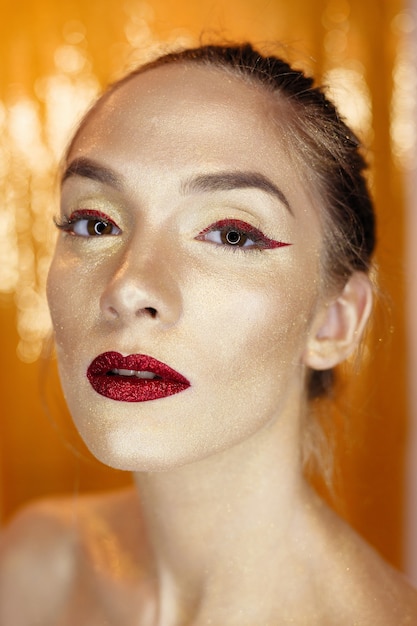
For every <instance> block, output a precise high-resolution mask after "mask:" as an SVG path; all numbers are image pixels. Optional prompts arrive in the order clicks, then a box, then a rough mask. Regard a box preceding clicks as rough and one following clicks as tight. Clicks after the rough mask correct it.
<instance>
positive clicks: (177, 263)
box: [48, 65, 322, 470]
mask: <svg viewBox="0 0 417 626" xmlns="http://www.w3.org/2000/svg"><path fill="white" fill-rule="evenodd" d="M270 106H271V105H270V103H269V100H268V96H267V95H265V94H264V93H261V92H259V91H257V90H256V89H254V88H253V87H250V86H248V85H246V84H245V83H243V82H241V81H239V80H238V79H235V78H231V77H229V76H228V75H226V74H225V73H222V72H219V71H215V70H211V69H206V68H199V67H192V66H175V65H171V66H166V67H161V68H158V69H154V70H151V71H148V72H145V73H144V74H142V75H139V76H137V77H135V78H134V79H131V80H130V81H129V82H127V83H126V84H125V85H123V86H122V87H120V88H118V89H117V90H116V91H115V92H114V93H113V94H111V95H110V96H109V97H107V98H106V99H104V100H103V101H102V102H101V104H100V105H99V106H98V108H97V109H96V111H95V112H94V113H93V114H92V115H91V116H90V117H89V119H88V121H87V123H86V124H85V125H84V127H83V128H82V131H81V132H80V133H79V135H78V136H77V139H76V141H75V143H74V145H73V147H72V149H71V151H70V154H69V157H68V162H67V167H68V169H67V170H66V173H65V174H64V182H63V185H62V207H61V224H62V232H61V233H60V234H59V240H58V244H57V248H56V252H55V256H54V260H53V263H52V267H51V271H50V276H49V282H48V298H49V304H50V308H51V313H52V319H53V324H54V329H55V334H56V342H57V352H58V360H59V368H60V374H61V379H62V384H63V389H64V393H65V396H66V399H67V401H68V404H69V407H70V410H71V413H72V415H73V418H74V420H75V423H76V425H77V427H78V429H79V431H80V433H81V435H82V436H83V438H84V439H85V441H86V443H87V445H88V446H89V447H90V449H91V450H92V452H93V453H94V454H95V455H96V456H97V457H98V458H99V459H101V460H102V461H103V462H105V463H108V464H109V465H112V466H114V467H120V468H124V469H131V470H132V469H133V470H143V469H145V470H146V469H147V470H155V469H160V468H168V467H173V466H175V465H180V464H184V463H187V462H190V461H193V460H197V459H201V458H204V457H206V456H208V455H210V454H213V453H214V452H216V451H220V450H224V449H226V448H228V447H231V446H234V445H236V444H238V443H239V442H241V441H242V440H245V439H247V438H248V437H251V436H253V435H254V434H255V433H256V432H258V431H259V430H260V429H262V428H264V427H265V426H266V425H269V424H272V423H275V422H277V420H282V421H285V420H294V419H297V413H298V412H299V410H300V406H301V403H302V397H303V392H304V389H303V386H304V365H303V355H304V354H305V352H306V350H307V349H308V343H309V340H310V337H311V334H312V326H313V325H314V322H315V319H316V317H317V315H318V312H319V310H320V308H321V306H322V299H321V295H320V294H321V289H320V280H321V277H320V254H321V246H322V236H321V231H320V223H319V218H318V216H317V213H316V211H315V210H314V208H313V207H312V200H311V195H312V194H311V193H310V192H309V189H308V184H307V183H306V180H303V179H302V176H301V175H300V172H299V170H298V169H297V168H296V167H295V166H294V163H293V162H292V160H291V158H290V157H289V154H288V150H286V149H285V148H284V146H283V145H282V142H280V138H279V131H278V129H277V128H275V127H274V125H273V122H272V121H271V118H270V115H269V114H270ZM306 179H307V177H306ZM126 357H128V358H126ZM136 372H140V373H136Z"/></svg>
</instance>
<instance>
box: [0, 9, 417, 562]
mask: <svg viewBox="0 0 417 626" xmlns="http://www.w3.org/2000/svg"><path fill="white" fill-rule="evenodd" d="M413 31H414V34H415V32H416V25H415V23H414V21H413V19H412V17H411V15H409V14H408V13H407V11H406V9H405V8H404V6H403V3H402V2H401V0H365V1H364V0H314V1H313V0H224V1H223V2H221V1H215V0H199V2H191V1H188V2H187V1H186V0H148V1H147V2H145V1H142V0H61V1H59V2H57V0H14V1H12V0H0V133H1V135H0V198H1V202H0V220H1V222H0V333H1V337H0V346H1V376H0V398H1V405H0V406H1V421H0V516H1V518H2V519H3V520H6V519H7V518H8V517H9V516H10V515H11V514H12V513H13V512H14V511H15V510H16V509H17V508H18V507H19V506H21V505H22V504H24V503H25V502H27V501H28V500H30V499H32V498H37V497H40V496H43V495H48V494H54V493H61V492H71V493H76V492H78V491H84V490H87V489H102V488H103V489H104V488H108V487H113V486H117V485H121V484H126V482H127V481H128V480H129V477H128V475H127V474H124V473H122V472H113V471H111V470H109V469H107V468H105V467H103V466H101V465H100V464H98V462H95V461H94V460H92V459H91V457H90V456H89V455H88V454H87V452H86V451H85V449H84V448H83V446H82V444H81V443H80V442H79V440H78V438H77V435H76V434H75V433H74V431H73V429H72V428H71V425H70V420H69V417H68V415H67V413H66V410H65V407H64V405H63V401H62V398H61V396H60V392H59V384H58V381H57V377H56V372H55V364H54V362H53V359H37V356H38V354H39V352H40V349H41V345H42V342H43V340H44V337H45V335H46V333H47V331H48V324H49V322H48V316H47V313H46V308H45V303H44V299H43V289H44V281H45V274H46V268H47V264H48V259H49V255H50V252H51V249H52V245H53V229H52V228H51V222H52V220H51V216H52V215H53V213H54V210H55V208H54V207H55V206H56V204H55V203H56V197H55V195H54V193H53V190H54V188H55V170H56V166H57V162H58V160H59V155H60V153H61V151H62V149H63V147H64V145H65V141H66V137H67V136H68V133H69V131H70V129H71V127H72V126H73V125H74V123H75V119H76V117H77V115H78V114H79V113H80V112H81V111H82V110H83V109H84V108H85V107H86V106H87V104H88V102H89V101H90V100H91V98H93V97H94V95H95V94H96V93H97V91H98V90H99V89H100V87H101V86H104V85H105V84H106V83H107V82H108V81H109V80H111V79H114V78H115V77H117V76H119V75H120V74H121V72H122V71H123V70H125V69H126V68H128V67H130V66H131V65H133V64H134V63H137V62H138V61H140V60H143V59H145V58H146V55H147V54H148V52H149V49H152V48H154V47H155V46H157V45H159V44H161V42H162V43H163V45H164V46H165V47H166V44H168V45H169V46H171V47H172V45H175V44H177V43H179V44H180V45H181V44H187V43H191V44H193V43H196V42H197V40H198V38H199V37H200V35H201V34H203V35H204V37H205V38H206V39H207V38H210V37H215V38H216V39H219V38H227V39H239V40H240V39H251V40H252V41H254V42H260V43H262V42H271V41H280V42H282V43H283V44H284V45H285V46H286V47H287V53H286V54H287V56H289V58H290V60H292V61H293V62H295V63H296V64H297V65H298V66H302V67H304V68H306V69H307V70H308V71H309V72H312V73H313V74H314V75H315V76H316V77H317V78H318V80H319V81H320V82H322V81H324V82H325V83H329V84H330V86H331V87H333V88H334V98H335V99H336V100H338V101H340V102H341V105H342V111H343V113H344V114H345V115H346V116H347V117H348V119H349V120H350V121H351V123H352V124H354V126H355V128H356V129H357V131H358V132H359V133H360V135H361V137H362V138H363V140H364V142H365V144H366V145H367V146H369V148H370V149H371V152H372V173H371V184H372V189H373V194H374V197H375V200H376V204H377V211H378V220H379V240H380V242H381V243H380V251H379V253H378V265H379V268H380V275H381V277H380V279H379V283H380V295H379V296H378V300H379V303H378V305H377V314H376V322H375V324H374V325H373V328H372V331H371V335H370V339H369V342H368V345H367V347H366V349H365V350H364V355H363V357H364V359H363V360H364V361H365V363H364V367H363V368H362V373H361V376H358V375H355V376H354V378H355V380H354V383H353V385H350V386H349V388H348V390H347V391H345V393H344V394H343V396H342V399H340V400H339V401H338V402H337V411H335V413H336V414H335V417H334V420H335V424H336V426H337V429H338V432H337V442H338V446H337V449H338V465H337V466H338V468H340V470H339V472H338V484H339V491H340V494H341V501H340V502H342V501H343V502H344V504H343V505H342V504H340V508H342V509H343V511H344V514H345V515H346V516H347V517H348V519H349V520H350V521H351V522H352V523H353V524H354V526H355V527H356V528H358V529H359V530H360V532H362V533H363V534H364V535H365V536H366V537H367V538H368V539H369V540H370V541H371V542H372V543H373V544H374V545H376V546H377V548H378V549H380V550H381V551H382V552H383V554H384V555H385V556H386V557H387V558H388V559H390V560H391V561H392V562H393V563H394V564H396V565H399V566H401V561H402V557H401V554H402V530H401V529H402V527H403V517H404V504H405V502H404V464H405V461H404V454H405V445H406V439H407V424H408V419H409V416H408V412H407V401H406V398H407V389H406V358H407V355H406V336H405V324H404V316H405V315H404V285H403V283H404V278H403V274H404V268H403V263H404V258H405V250H404V221H405V217H404V215H405V210H404V207H403V189H402V180H403V174H404V170H405V168H406V166H407V156H408V154H409V153H410V150H411V149H412V147H413V146H412V142H413V141H415V132H416V128H415V123H414V122H413V119H412V118H411V117H410V111H411V110H412V108H413V106H414V102H413V101H412V93H411V92H410V91H408V87H407V85H409V78H410V75H409V71H410V67H409V60H408V57H407V48H406V47H405V42H406V40H407V37H409V36H410V34H412V33H413ZM414 80H415V74H414ZM340 83H341V84H342V85H344V86H345V89H344V91H342V92H340V91H339V90H338V85H339V84H340Z"/></svg>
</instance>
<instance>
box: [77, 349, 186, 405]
mask: <svg viewBox="0 0 417 626" xmlns="http://www.w3.org/2000/svg"><path fill="white" fill-rule="evenodd" d="M128 358H131V357H128ZM103 360H107V361H109V363H108V365H107V364H106V367H103V364H102V362H103ZM112 369H138V370H144V369H147V368H145V367H143V366H140V365H136V364H135V365H134V366H132V362H131V361H130V362H129V365H128V366H126V365H125V364H124V362H123V357H122V356H121V355H119V354H118V353H114V352H113V353H106V354H105V355H101V356H100V357H98V358H97V359H95V360H94V361H93V362H92V363H91V365H90V366H89V368H88V370H87V378H88V380H89V382H90V384H91V386H92V387H93V389H94V390H95V391H96V392H97V393H99V394H100V395H101V396H105V397H106V398H110V399H111V400H116V401H119V402H148V401H150V400H159V399H161V398H167V397H168V396H172V395H175V394H177V393H180V392H181V391H185V390H186V389H188V387H189V386H190V383H189V382H188V380H187V379H186V378H184V377H183V376H181V374H179V373H178V372H173V370H171V369H170V368H168V366H166V365H164V364H162V363H160V362H158V367H157V371H156V372H154V373H155V374H157V375H158V376H161V377H162V380H160V379H159V378H156V379H146V378H137V377H136V376H120V375H118V374H115V375H111V374H109V373H108V372H109V370H112ZM151 371H154V368H152V370H151Z"/></svg>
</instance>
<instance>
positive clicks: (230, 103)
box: [68, 64, 316, 210]
mask: <svg viewBox="0 0 417 626" xmlns="http://www.w3.org/2000/svg"><path fill="white" fill-rule="evenodd" d="M286 109H287V107H286V105H285V103H280V101H279V100H278V99H277V98H276V96H275V95H274V96H273V95H272V94H270V93H269V92H268V91H267V90H266V89H265V88H263V87H262V86H261V85H260V86H256V85H253V84H251V83H249V82H247V81H245V80H244V79H241V78H240V77H237V76H233V75H232V74H230V73H229V72H227V71H225V70H221V69H216V68H211V67H206V66H198V65H192V64H173V65H165V66H161V67H158V68H153V69H151V70H149V71H145V72H143V73H141V74H138V75H135V76H133V77H132V78H130V79H128V80H127V81H126V82H124V83H122V84H121V85H120V86H118V87H117V88H116V89H115V90H113V91H112V92H110V93H109V94H107V95H105V96H104V97H103V98H102V99H101V100H100V101H99V103H98V105H97V106H96V107H95V108H94V109H93V111H92V112H91V113H90V115H88V116H87V118H86V120H85V122H84V124H83V125H82V127H81V129H80V131H79V132H78V134H77V136H76V139H75V141H74V142H73V145H72V146H71V150H70V152H69V155H68V161H71V160H72V158H74V157H79V156H81V157H83V156H85V157H87V158H91V159H93V160H95V161H99V162H102V163H103V164H104V165H107V166H110V167H111V168H113V169H115V170H116V171H118V172H119V171H120V172H122V173H123V174H124V175H125V174H126V175H127V176H129V175H131V178H132V180H133V179H134V178H136V179H137V177H138V171H140V172H141V173H142V179H144V178H146V177H147V178H148V179H149V178H152V177H157V176H158V177H160V179H161V180H162V178H165V182H167V179H168V177H169V175H168V172H170V173H172V172H175V173H176V174H178V176H182V175H183V176H185V177H186V176H188V175H194V174H199V173H204V172H205V171H207V170H208V171H210V172H215V171H217V170H227V171H233V170H236V171H239V170H242V171H254V172H259V173H261V174H262V175H264V176H266V177H268V178H269V179H271V180H272V181H273V182H274V183H275V184H277V186H278V187H280V188H282V189H283V192H284V194H285V195H286V196H287V197H288V198H289V200H290V203H291V204H293V205H294V206H296V205H297V204H299V205H300V206H302V207H307V206H310V207H311V206H314V205H316V200H315V193H314V185H312V184H311V182H310V180H309V179H310V173H309V172H308V171H307V167H306V166H303V165H302V164H301V165H300V160H299V159H298V158H297V157H296V156H295V155H294V150H293V149H292V147H293V146H292V143H293V142H291V129H290V125H289V124H288V121H287V113H286ZM303 210H305V209H303Z"/></svg>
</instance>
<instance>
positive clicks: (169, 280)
mask: <svg viewBox="0 0 417 626" xmlns="http://www.w3.org/2000/svg"><path fill="white" fill-rule="evenodd" d="M177 278H178V276H177V274H176V273H175V271H174V268H173V267H172V263H170V261H169V251H168V248H167V242H164V241H163V240H162V238H158V237H152V238H151V237H145V236H144V234H143V233H142V236H141V235H140V234H139V233H137V234H135V235H134V236H133V237H132V238H131V240H130V241H129V242H128V243H127V244H126V248H125V249H124V250H123V251H121V253H120V256H119V257H118V258H117V259H115V262H114V265H113V267H112V272H111V276H109V279H108V281H107V284H106V286H105V288H104V291H103V293H102V296H101V302H100V305H101V309H102V311H103V313H104V315H105V316H106V318H107V319H110V320H115V319H119V320H125V321H127V320H130V319H132V318H138V317H148V318H155V319H158V320H159V321H161V322H162V323H164V324H168V325H171V324H173V323H175V321H176V320H177V319H178V317H179V315H180V310H181V295H180V290H179V283H178V280H176V279H177Z"/></svg>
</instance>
